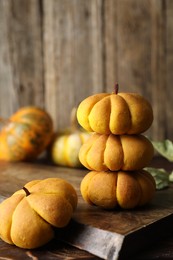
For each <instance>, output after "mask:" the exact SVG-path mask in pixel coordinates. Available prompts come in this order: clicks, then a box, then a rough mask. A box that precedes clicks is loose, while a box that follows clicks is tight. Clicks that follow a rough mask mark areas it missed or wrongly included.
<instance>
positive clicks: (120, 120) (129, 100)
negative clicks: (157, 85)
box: [77, 85, 153, 135]
mask: <svg viewBox="0 0 173 260" xmlns="http://www.w3.org/2000/svg"><path fill="white" fill-rule="evenodd" d="M77 118H78V122H79V124H80V125H81V126H82V127H83V128H84V129H86V130H87V131H93V132H96V133H99V134H110V133H112V134H115V135H123V134H140V133H142V132H144V131H146V130H147V129H148V128H149V127H150V126H151V124H152V121H153V111H152V107H151V105H150V104H149V102H148V101H147V100H146V99H144V98H143V97H142V96H140V95H139V94H136V93H118V85H116V87H115V92H114V93H111V94H108V93H99V94H96V95H92V96H89V97H88V98H86V99H84V100H83V101H82V102H81V103H80V104H79V107H78V110H77Z"/></svg>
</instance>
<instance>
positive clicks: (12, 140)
mask: <svg viewBox="0 0 173 260" xmlns="http://www.w3.org/2000/svg"><path fill="white" fill-rule="evenodd" d="M52 136H53V123H52V119H51V117H50V116H49V115H48V113H47V112H46V111H45V110H43V109H40V108H38V107H34V106H28V107H23V108H21V109H19V110H18V111H17V112H16V113H15V114H13V115H12V116H11V117H10V118H9V119H8V120H6V122H5V125H4V126H3V128H2V130H1V131H0V160H5V161H24V160H29V159H35V158H36V157H37V156H38V155H39V154H40V153H41V152H43V151H44V149H45V148H46V147H47V146H48V144H49V143H50V141H51V139H52Z"/></svg>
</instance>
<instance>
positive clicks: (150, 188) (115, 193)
mask: <svg viewBox="0 0 173 260" xmlns="http://www.w3.org/2000/svg"><path fill="white" fill-rule="evenodd" d="M80 189H81V194H82V197H83V199H84V200H85V201H86V202H87V203H88V204H90V205H95V206H98V207H101V208H104V209H114V208H117V207H121V208H123V209H132V208H135V207H138V206H143V205H145V204H147V203H149V202H150V201H151V200H152V198H153V196H154V194H155V190H156V185H155V181H154V178H153V177H152V176H151V174H149V173H148V172H147V171H145V170H139V171H132V172H125V171H117V172H110V171H109V172H104V171H100V172H97V171H91V172H89V173H88V174H87V175H85V177H84V178H83V180H82V182H81V187H80Z"/></svg>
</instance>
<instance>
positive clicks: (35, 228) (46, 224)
mask: <svg viewBox="0 0 173 260" xmlns="http://www.w3.org/2000/svg"><path fill="white" fill-rule="evenodd" d="M25 189H26V191H28V194H26V193H25V192H26V191H24V190H19V191H17V192H15V193H14V194H13V195H12V196H11V197H10V198H8V199H6V200H5V201H3V202H2V203H1V204H0V220H1V221H0V237H1V238H2V239H3V240H4V241H6V242H7V243H10V244H15V245H17V246H18V247H21V248H29V249H31V248H36V247H39V246H42V245H44V244H45V243H47V242H48V241H50V240H51V239H52V238H53V236H54V229H53V226H55V227H64V226H66V225H67V224H68V222H69V221H70V219H71V217H72V214H73V211H74V210H75V208H76V206H77V193H76V191H75V190H74V188H73V186H72V185H71V184H69V183H68V182H67V181H65V180H63V179H60V178H48V179H44V180H34V181H31V182H29V183H27V184H26V185H25Z"/></svg>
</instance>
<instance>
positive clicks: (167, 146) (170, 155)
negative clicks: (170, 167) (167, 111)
mask: <svg viewBox="0 0 173 260" xmlns="http://www.w3.org/2000/svg"><path fill="white" fill-rule="evenodd" d="M152 144H153V146H154V148H155V150H156V151H157V152H158V153H160V154H161V155H162V156H163V157H165V158H166V159H168V160H169V161H170V162H173V142H171V141H170V140H168V139H166V140H164V141H162V142H155V141H152Z"/></svg>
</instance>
